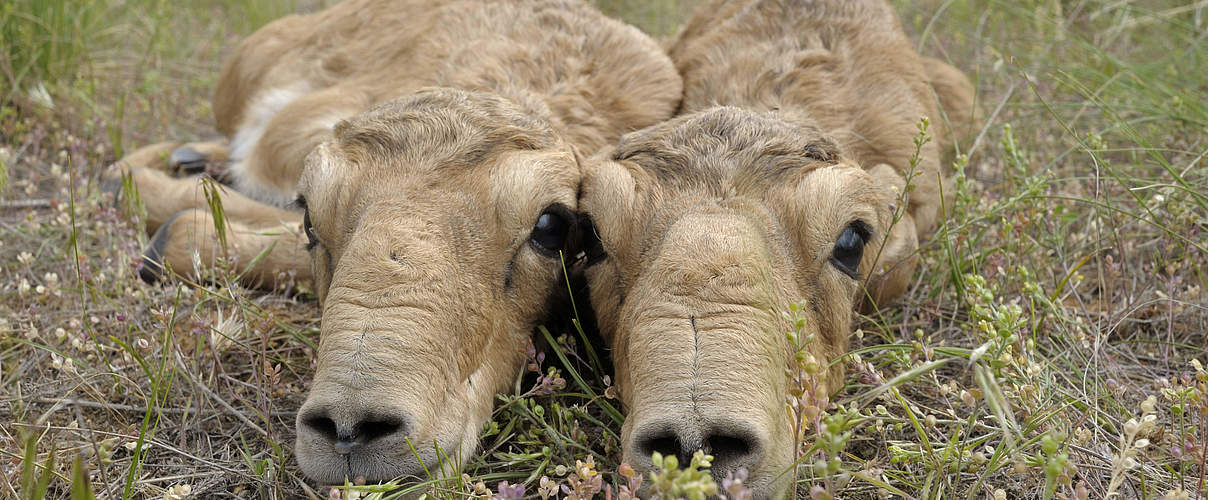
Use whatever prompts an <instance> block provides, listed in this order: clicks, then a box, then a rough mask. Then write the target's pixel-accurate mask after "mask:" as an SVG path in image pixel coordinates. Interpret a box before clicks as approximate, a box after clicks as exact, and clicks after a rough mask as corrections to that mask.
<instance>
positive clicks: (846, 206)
mask: <svg viewBox="0 0 1208 500" xmlns="http://www.w3.org/2000/svg"><path fill="white" fill-rule="evenodd" d="M788 118H791V117H785V116H782V115H780V114H778V113H752V112H749V111H743V110H740V109H737V108H715V109H713V110H710V111H707V112H702V113H697V114H695V115H689V116H686V117H680V118H676V119H673V120H671V121H669V122H666V123H664V124H662V125H658V126H654V127H650V128H648V129H646V130H642V131H638V132H635V133H633V134H630V135H628V136H626V137H625V138H623V139H622V141H621V143H620V144H619V145H618V147H617V148H616V149H615V150H613V151H607V152H604V153H601V154H600V155H597V156H596V157H595V158H593V161H591V162H589V163H588V164H587V165H586V166H585V168H584V178H583V188H582V194H581V195H580V207H581V208H580V209H581V211H582V212H583V213H584V214H585V215H586V216H587V217H590V218H591V220H592V222H593V225H594V228H595V234H596V236H597V237H598V239H599V244H598V245H597V246H596V247H595V248H594V249H593V250H590V251H589V254H591V255H595V256H596V257H595V258H594V259H593V261H592V262H594V264H592V265H590V266H589V267H587V269H586V270H585V275H586V277H587V281H588V285H589V288H590V291H591V299H592V305H593V307H594V308H595V311H596V316H597V322H598V324H599V326H600V330H601V334H602V335H603V336H604V337H605V338H606V339H607V340H608V342H609V344H610V345H611V346H612V348H613V360H614V363H615V365H616V372H617V381H618V387H619V392H620V396H621V401H622V403H623V404H624V406H625V408H626V410H627V411H628V416H627V418H626V421H625V424H624V427H623V429H622V445H623V447H624V457H623V459H624V460H625V461H626V462H627V463H629V464H631V465H633V466H634V467H635V468H638V469H642V470H645V469H649V468H650V467H651V466H652V463H651V460H650V455H651V454H652V453H654V452H658V453H661V454H663V455H668V454H671V455H677V456H679V457H680V459H681V461H686V460H687V459H688V458H690V456H691V455H692V454H693V452H695V451H696V450H698V449H699V450H705V451H706V452H708V453H710V454H712V455H713V456H714V467H713V469H712V472H713V475H714V477H715V479H717V480H718V481H720V480H722V479H725V478H726V477H727V476H728V475H729V474H731V473H734V472H736V471H737V470H739V469H745V470H746V471H747V472H748V474H749V479H748V481H747V484H748V485H749V486H750V487H751V488H752V491H753V492H754V494H755V496H756V497H757V498H781V497H784V496H786V495H788V494H790V492H791V491H792V484H793V477H794V473H793V471H791V470H789V468H790V467H791V466H792V464H793V463H794V460H795V458H796V456H795V453H796V450H795V441H796V436H795V435H794V432H793V430H794V429H793V425H792V422H793V420H792V417H791V416H790V413H791V412H790V411H789V407H790V405H789V390H788V384H789V376H790V374H789V370H790V369H792V367H793V363H792V362H791V361H792V360H793V359H794V358H793V355H794V354H795V352H794V349H795V348H794V347H793V346H791V345H790V344H789V341H788V340H787V337H786V335H785V334H786V332H788V330H789V328H790V324H789V322H788V321H787V320H785V319H784V313H786V312H788V311H789V306H790V305H792V304H800V305H801V308H800V312H799V315H800V317H801V319H803V320H804V324H805V328H804V331H802V332H801V334H802V336H803V337H808V336H812V337H813V339H814V340H813V341H812V342H810V343H809V344H807V345H806V346H805V347H804V350H805V354H807V355H809V356H813V357H814V358H815V359H816V360H818V362H819V363H823V364H825V363H829V362H831V361H832V360H836V359H837V358H838V356H840V355H841V354H842V353H843V352H845V351H846V350H847V346H848V336H849V333H850V331H851V321H852V317H853V316H854V314H855V313H854V310H855V308H856V306H857V304H858V299H859V297H860V296H861V295H860V294H861V293H862V289H861V282H862V280H864V279H866V278H867V276H868V273H869V271H870V270H871V269H872V268H874V265H875V263H876V259H877V252H876V249H878V248H880V247H881V246H882V245H883V244H884V242H885V235H886V234H887V231H886V230H885V227H886V221H887V220H888V218H889V211H888V200H889V199H890V198H889V196H890V195H889V193H887V192H886V191H885V190H883V189H881V188H879V187H878V186H877V185H876V184H875V183H874V182H873V179H872V177H871V176H870V175H869V174H868V173H866V172H865V171H863V170H862V169H860V168H859V167H857V166H855V165H853V164H851V163H850V162H848V161H846V160H844V159H843V157H842V156H841V153H840V151H839V149H838V148H837V146H836V145H835V143H834V142H832V141H831V140H830V139H828V138H827V137H825V136H823V135H822V134H820V133H818V132H817V130H816V129H811V128H809V127H808V126H803V125H802V124H800V123H791V122H789V121H788ZM864 246H867V247H868V248H869V249H870V250H868V251H866V252H865V251H862V250H863V247H864ZM812 383H814V384H815V385H817V386H819V387H821V391H822V392H827V391H829V390H834V389H835V388H836V387H838V385H840V384H841V383H842V364H841V363H835V364H834V365H833V366H832V367H831V369H830V370H829V371H828V372H826V373H825V374H822V375H820V376H818V379H817V380H813V381H812Z"/></svg>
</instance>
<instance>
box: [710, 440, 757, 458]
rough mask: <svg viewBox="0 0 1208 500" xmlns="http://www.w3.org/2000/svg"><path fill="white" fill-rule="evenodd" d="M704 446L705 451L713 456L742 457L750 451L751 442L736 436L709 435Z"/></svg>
mask: <svg viewBox="0 0 1208 500" xmlns="http://www.w3.org/2000/svg"><path fill="white" fill-rule="evenodd" d="M705 446H706V448H705V452H707V453H709V454H710V455H713V456H714V457H742V456H746V455H747V454H749V453H751V444H750V443H748V442H747V440H746V439H744V438H741V437H736V436H709V437H708V438H707V439H705Z"/></svg>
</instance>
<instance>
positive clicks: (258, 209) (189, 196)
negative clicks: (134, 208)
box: [131, 168, 298, 233]
mask: <svg viewBox="0 0 1208 500" xmlns="http://www.w3.org/2000/svg"><path fill="white" fill-rule="evenodd" d="M131 180H132V181H133V183H134V185H135V187H136V188H138V193H139V198H141V199H142V202H143V206H144V207H145V208H146V210H147V219H146V223H147V231H148V232H152V233H153V232H155V231H156V230H157V229H159V227H160V226H161V225H163V224H164V223H165V222H167V221H168V219H169V218H171V217H173V216H174V215H176V214H177V213H178V212H180V211H182V210H188V209H193V208H196V209H206V210H208V209H209V203H208V201H207V200H206V195H205V189H204V183H205V181H204V180H203V178H202V177H186V178H179V179H178V178H175V177H172V176H171V175H169V174H167V173H164V172H163V171H160V170H157V169H151V168H140V169H135V170H134V171H133V172H131ZM212 186H213V189H214V190H215V193H217V194H218V196H219V199H221V200H222V208H223V213H225V214H226V216H227V218H228V219H230V220H233V221H239V222H241V223H243V224H248V225H251V226H254V227H262V226H266V225H271V224H275V223H277V222H278V221H281V220H286V219H289V218H296V217H298V216H297V215H296V214H293V213H292V212H290V211H288V210H285V209H282V208H279V207H275V206H272V205H266V204H264V203H260V202H258V201H256V200H253V199H251V198H248V197H247V196H244V195H242V194H240V193H239V192H237V191H235V190H234V189H231V188H230V187H228V186H224V185H222V184H219V183H217V182H214V183H212Z"/></svg>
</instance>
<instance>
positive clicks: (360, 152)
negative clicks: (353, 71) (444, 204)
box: [299, 89, 560, 206]
mask: <svg viewBox="0 0 1208 500" xmlns="http://www.w3.org/2000/svg"><path fill="white" fill-rule="evenodd" d="M543 116H544V114H543V112H542V111H541V110H540V109H538V108H536V107H534V106H531V105H526V103H523V102H514V101H510V100H507V99H504V98H502V97H499V96H495V95H492V94H485V93H477V92H466V91H461V90H455V89H426V90H422V91H420V92H417V93H415V94H413V95H410V96H407V97H403V98H400V99H396V100H393V101H389V102H386V103H384V104H382V105H379V106H378V107H376V108H374V109H371V110H369V111H367V112H364V113H361V114H359V115H356V116H353V117H351V118H348V119H346V120H344V121H343V122H341V123H340V124H339V125H337V126H336V128H335V131H334V138H333V139H332V140H330V141H328V142H327V143H325V144H323V145H322V146H320V147H319V148H317V149H316V151H315V153H314V154H312V155H311V157H310V158H308V159H307V165H306V167H305V169H304V171H303V175H302V179H301V182H300V184H299V187H300V191H302V192H303V193H304V194H306V195H307V198H308V202H309V203H310V204H311V205H312V206H313V205H321V204H322V203H324V201H325V200H326V201H332V202H334V201H338V199H339V198H342V196H340V195H339V194H337V193H332V194H333V196H323V195H324V194H325V193H324V192H325V191H339V192H345V193H347V192H355V194H356V195H357V197H360V196H364V195H370V194H372V193H373V192H374V191H376V190H390V189H395V188H397V187H399V184H400V182H402V183H405V184H416V183H418V184H421V185H424V186H425V187H426V188H429V189H432V190H436V191H439V190H441V189H442V188H445V189H451V190H468V189H470V188H471V186H472V185H473V183H471V182H467V180H466V178H467V177H474V176H485V175H489V174H487V172H488V171H490V169H491V168H493V167H494V166H495V165H497V164H499V162H500V158H501V157H503V156H506V155H508V154H509V153H512V152H526V151H538V150H545V149H550V148H554V147H557V146H558V145H559V144H560V141H559V139H558V137H557V136H556V135H555V133H554V132H553V130H552V129H551V127H550V125H549V122H548V121H546V120H545V119H544V118H543Z"/></svg>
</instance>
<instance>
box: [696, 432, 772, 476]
mask: <svg viewBox="0 0 1208 500" xmlns="http://www.w3.org/2000/svg"><path fill="white" fill-rule="evenodd" d="M704 448H705V453H708V454H710V455H713V468H714V470H716V471H733V470H737V469H739V468H741V467H746V468H747V469H751V468H752V467H754V466H755V464H756V462H758V461H759V448H760V446H759V442H758V441H757V440H756V439H755V438H754V437H753V436H748V435H742V434H741V433H740V434H739V435H731V434H713V435H710V436H708V437H706V438H705V446H704Z"/></svg>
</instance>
